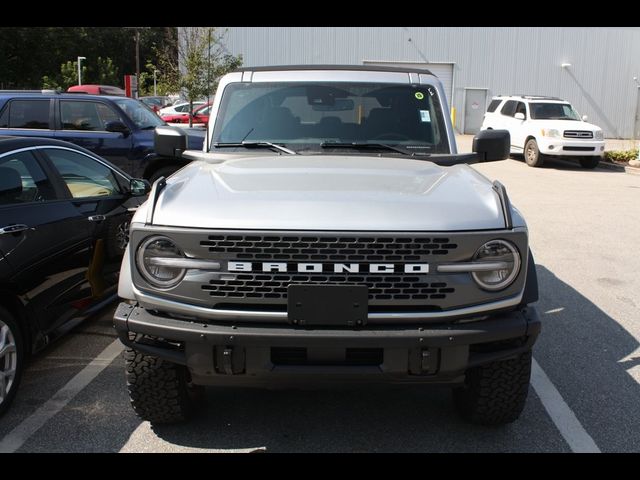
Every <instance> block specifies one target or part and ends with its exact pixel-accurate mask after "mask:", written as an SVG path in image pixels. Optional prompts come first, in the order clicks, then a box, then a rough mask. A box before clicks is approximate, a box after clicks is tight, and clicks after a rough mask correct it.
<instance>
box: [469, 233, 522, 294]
mask: <svg viewBox="0 0 640 480" xmlns="http://www.w3.org/2000/svg"><path fill="white" fill-rule="evenodd" d="M473 261H474V263H481V262H487V263H491V264H495V266H496V267H498V268H496V269H495V270H493V269H492V270H479V271H475V272H472V274H471V275H472V276H473V279H474V280H475V281H476V283H477V284H478V285H479V286H480V288H483V289H485V290H491V291H495V290H503V289H505V288H507V287H508V286H509V285H511V284H512V283H513V281H514V280H515V279H516V277H517V276H518V272H519V271H520V263H521V262H520V254H519V253H518V249H517V248H516V247H515V246H514V245H513V244H511V243H509V242H507V241H505V240H491V241H489V242H487V243H485V244H484V245H482V246H481V247H480V248H479V249H478V251H477V252H476V254H475V255H474V256H473Z"/></svg>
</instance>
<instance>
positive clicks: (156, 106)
mask: <svg viewBox="0 0 640 480" xmlns="http://www.w3.org/2000/svg"><path fill="white" fill-rule="evenodd" d="M138 100H140V101H141V102H142V103H144V104H145V105H146V106H147V107H149V108H150V109H151V110H153V111H154V112H156V113H158V112H159V111H160V109H161V108H163V107H166V106H168V105H169V104H170V103H171V100H170V99H169V97H140V98H138Z"/></svg>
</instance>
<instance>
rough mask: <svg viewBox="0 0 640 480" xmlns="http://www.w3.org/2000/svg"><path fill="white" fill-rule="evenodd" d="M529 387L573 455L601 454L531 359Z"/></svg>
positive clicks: (545, 375) (555, 389)
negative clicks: (536, 395)
mask: <svg viewBox="0 0 640 480" xmlns="http://www.w3.org/2000/svg"><path fill="white" fill-rule="evenodd" d="M531 385H533V388H534V389H535V391H536V393H537V394H538V397H539V398H540V401H541V402H542V405H543V406H544V408H545V410H546V411H547V413H548V414H549V416H550V417H551V420H552V421H553V423H554V424H555V426H556V428H557V429H558V430H559V431H560V434H561V435H562V436H563V437H564V439H565V440H566V442H567V443H568V444H569V447H570V448H571V451H573V452H575V453H601V452H600V449H599V448H598V446H597V445H596V442H594V441H593V438H591V436H590V435H589V434H588V433H587V431H586V430H585V429H584V427H583V426H582V424H581V423H580V421H579V420H578V418H577V417H576V415H575V413H573V411H572V410H571V408H569V405H567V402H565V401H564V399H563V398H562V395H560V392H559V391H558V389H557V388H556V387H555V386H554V385H553V383H551V380H550V379H549V377H548V376H547V374H546V373H545V372H544V370H542V368H541V367H540V365H538V362H536V360H535V359H533V364H532V368H531Z"/></svg>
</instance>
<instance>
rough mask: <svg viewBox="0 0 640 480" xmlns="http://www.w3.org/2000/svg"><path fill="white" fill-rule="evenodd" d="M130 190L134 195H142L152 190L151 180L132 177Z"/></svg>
mask: <svg viewBox="0 0 640 480" xmlns="http://www.w3.org/2000/svg"><path fill="white" fill-rule="evenodd" d="M129 191H130V192H131V195H133V196H134V197H142V196H143V195H146V194H147V193H149V192H150V191H151V184H150V183H149V180H144V179H142V178H132V179H131V180H130V181H129Z"/></svg>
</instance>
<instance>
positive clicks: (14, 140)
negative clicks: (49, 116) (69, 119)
mask: <svg viewBox="0 0 640 480" xmlns="http://www.w3.org/2000/svg"><path fill="white" fill-rule="evenodd" d="M38 145H55V146H59V147H70V148H75V149H78V150H81V151H83V152H86V151H87V150H86V149H84V148H82V147H79V146H78V145H75V144H73V143H69V142H65V141H62V140H56V139H53V138H44V137H16V136H4V135H3V136H0V153H4V152H7V151H9V150H13V149H17V148H25V147H35V146H38ZM89 153H91V152H89ZM91 155H94V156H95V153H91Z"/></svg>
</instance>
